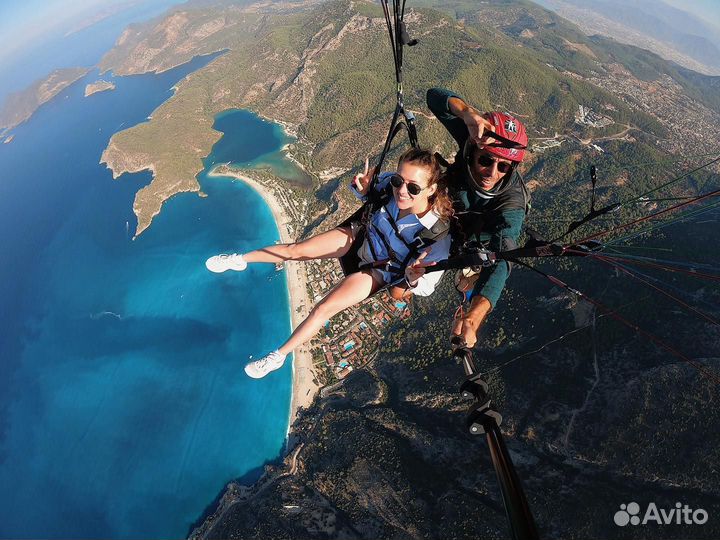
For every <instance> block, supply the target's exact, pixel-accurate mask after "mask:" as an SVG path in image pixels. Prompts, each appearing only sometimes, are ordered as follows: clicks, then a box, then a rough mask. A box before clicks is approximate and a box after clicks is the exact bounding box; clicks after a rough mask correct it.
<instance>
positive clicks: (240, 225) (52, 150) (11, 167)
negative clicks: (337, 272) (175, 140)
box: [0, 58, 291, 538]
mask: <svg viewBox="0 0 720 540" xmlns="http://www.w3.org/2000/svg"><path fill="white" fill-rule="evenodd" d="M208 61H209V59H208V58H201V59H195V60H194V61H192V62H191V63H189V64H187V65H185V66H181V67H179V68H176V69H174V70H171V71H168V72H165V73H162V74H159V75H142V76H133V77H122V78H115V79H114V82H115V83H116V85H117V89H116V90H114V91H111V92H103V93H99V94H95V95H93V96H90V97H88V98H85V97H83V90H84V86H85V84H86V83H87V82H91V81H93V80H95V78H96V77H97V73H91V74H89V75H88V76H87V77H85V78H84V79H82V80H80V81H78V82H77V83H76V84H74V85H72V86H71V87H69V88H68V89H67V90H65V91H64V92H63V93H62V94H61V95H59V96H58V97H57V98H55V99H54V100H52V101H51V102H50V103H48V104H46V105H45V106H43V107H42V108H41V109H40V110H39V111H38V112H37V113H36V114H35V115H34V116H33V117H32V118H31V119H30V120H29V121H28V122H27V123H25V124H23V125H22V126H20V127H18V128H16V129H15V130H13V133H14V134H15V140H14V141H13V142H11V143H10V144H0V249H1V253H2V264H1V265H0V328H2V330H1V331H0V332H1V339H0V368H1V370H2V373H3V376H2V378H0V537H2V538H8V537H13V538H37V537H43V538H70V537H72V538H182V537H185V536H186V534H187V533H188V531H189V528H190V527H191V525H192V524H193V523H194V522H196V521H197V520H198V519H200V518H201V517H202V516H203V514H204V512H206V511H207V507H208V505H209V504H211V503H212V502H213V500H214V499H215V497H216V496H217V495H218V494H219V493H220V492H221V491H222V490H223V488H224V486H225V485H226V483H227V482H228V481H230V480H232V479H235V478H238V477H257V475H258V474H259V472H260V470H261V467H262V466H263V464H265V463H267V462H269V461H272V460H275V459H277V457H278V456H279V454H280V453H281V452H282V450H283V445H284V443H285V436H286V430H287V423H288V416H289V404H290V393H291V367H290V365H289V363H288V364H287V365H286V366H285V367H284V368H283V369H281V370H279V371H278V372H275V373H273V374H271V375H270V376H268V377H267V378H265V379H262V380H260V381H256V380H251V379H249V378H248V377H246V376H245V374H244V373H243V371H242V366H243V365H244V363H245V362H246V361H247V359H248V357H249V355H255V356H258V355H260V354H263V353H265V352H267V351H268V350H269V349H270V348H271V347H272V346H273V345H276V344H277V343H278V342H279V341H280V340H281V339H282V338H284V337H286V336H287V335H288V333H289V330H290V321H289V306H288V297H287V286H286V281H285V275H284V273H283V272H275V269H274V268H273V267H272V265H257V266H253V267H251V268H249V269H248V270H247V271H246V272H243V273H240V274H238V273H234V274H230V273H226V274H220V275H217V274H211V273H210V272H208V271H207V270H206V269H205V266H204V261H205V259H206V258H207V257H208V256H210V255H213V254H215V253H218V252H222V251H227V250H232V251H244V250H247V249H248V248H250V247H256V246H259V245H264V244H268V243H273V242H274V241H276V240H277V238H278V233H277V228H276V226H275V223H274V221H273V219H272V216H271V214H270V211H269V209H268V208H267V207H266V205H265V204H264V202H263V201H262V199H261V198H260V197H259V196H258V195H257V194H256V193H255V192H254V191H252V190H251V189H250V188H248V187H246V186H245V185H244V184H242V183H239V182H235V181H231V180H229V179H218V178H213V179H208V178H206V176H205V174H204V173H203V174H201V175H200V177H199V178H200V182H201V186H202V189H203V191H204V192H205V193H207V194H208V197H207V198H201V197H198V196H197V194H183V195H179V196H177V197H175V198H173V199H172V200H170V201H169V202H168V203H166V205H165V207H164V208H163V210H162V213H161V214H160V215H159V216H158V217H157V218H156V219H155V221H154V222H153V224H152V226H151V227H150V228H149V229H148V230H147V231H145V232H144V233H143V234H142V235H141V236H140V237H138V238H137V239H136V240H134V241H133V240H132V235H133V231H134V228H135V217H134V215H133V213H132V203H133V197H134V194H135V192H136V191H137V190H138V189H139V188H141V187H142V186H143V185H145V184H147V183H148V182H149V180H150V175H149V174H148V173H141V174H136V175H124V176H122V177H121V178H120V179H118V180H116V181H113V180H112V177H111V173H110V171H109V170H107V169H106V168H105V166H104V165H100V164H99V160H100V155H101V154H102V151H103V149H104V148H105V146H106V145H107V143H108V141H109V138H110V136H111V135H112V134H113V133H114V132H116V131H118V130H120V129H125V128H126V127H129V126H132V125H135V124H137V123H139V122H143V121H145V120H146V118H147V117H148V115H150V114H151V113H152V111H153V110H154V109H155V108H157V107H158V106H159V105H160V104H161V103H162V102H163V101H164V100H166V99H167V98H168V97H169V96H170V95H171V88H172V87H173V85H174V84H175V83H176V82H178V81H179V80H180V79H182V78H183V77H184V76H185V75H187V74H188V73H190V72H192V71H194V70H196V69H198V68H199V67H201V66H202V65H204V64H205V63H206V62H208ZM216 127H217V128H218V129H220V130H221V131H224V132H225V133H226V135H225V136H224V138H223V139H221V141H220V142H219V143H218V144H217V145H216V147H215V148H214V149H213V153H212V154H211V155H210V156H208V158H207V160H206V163H207V166H208V168H209V167H210V166H211V165H212V164H213V163H221V162H227V161H236V162H242V163H247V164H250V165H252V164H253V163H255V162H257V163H267V162H270V163H271V164H272V161H273V160H277V159H279V158H277V155H278V154H277V151H278V149H279V148H280V147H281V146H282V145H284V144H286V143H287V142H288V140H287V138H286V137H284V136H283V135H282V130H281V129H280V128H279V126H273V125H271V124H269V123H267V122H264V121H262V120H261V119H259V118H257V117H256V116H254V115H252V114H250V113H247V112H235V113H228V114H223V115H222V116H221V117H219V118H218V119H217V123H216ZM238 141H242V142H241V143H238ZM268 156H270V158H269V157H268ZM272 156H275V157H272Z"/></svg>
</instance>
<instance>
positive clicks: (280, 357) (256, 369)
mask: <svg viewBox="0 0 720 540" xmlns="http://www.w3.org/2000/svg"><path fill="white" fill-rule="evenodd" d="M286 356H287V355H285V354H283V353H281V352H280V351H273V352H271V353H270V354H268V355H266V356H263V357H262V358H261V359H260V360H255V361H254V362H250V363H249V364H248V365H247V366H245V373H247V374H248V376H249V377H252V378H253V379H262V378H263V377H264V376H265V375H267V374H268V373H270V372H271V371H275V370H276V369H280V368H281V367H282V366H283V364H284V363H285V357H286Z"/></svg>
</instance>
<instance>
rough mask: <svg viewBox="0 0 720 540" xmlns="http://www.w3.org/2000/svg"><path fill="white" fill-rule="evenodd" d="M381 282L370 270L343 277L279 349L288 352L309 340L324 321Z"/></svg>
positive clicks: (372, 290) (361, 297)
mask: <svg viewBox="0 0 720 540" xmlns="http://www.w3.org/2000/svg"><path fill="white" fill-rule="evenodd" d="M381 286H382V283H381V282H380V281H379V280H377V279H376V278H374V277H373V276H372V273H371V272H356V273H354V274H350V275H349V276H347V277H346V278H345V279H343V280H342V281H341V282H340V283H338V285H337V286H336V287H335V288H334V289H333V290H332V291H330V293H328V295H327V296H326V297H325V298H323V299H322V300H320V302H319V303H318V304H317V305H316V306H315V307H314V308H313V309H312V311H311V312H310V315H308V318H307V319H305V320H304V321H303V322H302V323H301V324H300V326H298V327H297V328H296V329H295V331H294V332H293V333H292V335H291V336H290V338H289V339H288V340H287V341H286V342H285V343H283V345H282V347H280V349H279V351H280V352H281V353H283V354H289V353H290V352H291V351H292V350H293V349H295V348H297V347H299V346H300V345H302V344H303V343H305V342H306V341H308V340H310V339H311V338H312V337H313V336H314V335H315V334H317V332H318V330H320V328H321V327H322V325H323V324H325V321H327V320H328V319H330V318H331V317H332V316H333V315H335V314H337V313H339V312H341V311H342V310H344V309H347V308H349V307H350V306H354V305H355V304H357V303H359V302H362V301H363V300H365V299H366V298H367V297H368V296H370V295H371V294H372V293H374V292H375V291H377V290H378V289H379V288H380V287H381Z"/></svg>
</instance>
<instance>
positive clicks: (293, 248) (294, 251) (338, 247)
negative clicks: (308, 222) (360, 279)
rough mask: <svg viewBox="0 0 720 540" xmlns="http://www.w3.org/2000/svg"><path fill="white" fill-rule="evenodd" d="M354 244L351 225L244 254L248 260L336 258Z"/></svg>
mask: <svg viewBox="0 0 720 540" xmlns="http://www.w3.org/2000/svg"><path fill="white" fill-rule="evenodd" d="M351 245H352V231H351V229H350V227H338V228H337V229H333V230H331V231H328V232H325V233H322V234H319V235H317V236H313V237H312V238H308V239H307V240H303V241H302V242H297V243H294V244H275V245H272V246H267V247H264V248H261V249H256V250H255V251H251V252H249V253H246V254H244V255H243V259H245V261H247V262H249V263H250V262H266V263H278V262H284V261H306V260H308V259H334V258H337V257H342V256H343V255H345V254H346V253H347V252H348V250H349V249H350V246H351Z"/></svg>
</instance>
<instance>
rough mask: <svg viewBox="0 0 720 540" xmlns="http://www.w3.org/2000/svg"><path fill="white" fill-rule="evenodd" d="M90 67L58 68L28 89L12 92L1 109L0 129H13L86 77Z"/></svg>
mask: <svg viewBox="0 0 720 540" xmlns="http://www.w3.org/2000/svg"><path fill="white" fill-rule="evenodd" d="M89 71H90V69H88V68H80V67H76V68H65V69H56V70H55V71H53V72H52V73H50V75H48V76H47V77H45V78H44V79H40V80H37V81H35V82H34V83H33V84H31V85H30V86H28V87H27V88H26V89H24V90H21V91H19V92H15V93H13V94H10V95H9V96H8V97H7V98H6V99H5V103H4V105H3V108H2V110H1V111H0V129H2V128H6V129H11V128H14V127H15V126H18V125H20V124H22V123H23V122H25V121H26V120H27V119H28V118H30V117H31V116H32V115H33V113H34V112H35V111H36V110H37V109H38V108H40V106H41V105H43V104H44V103H47V102H48V101H50V100H51V99H52V98H54V97H55V96H57V95H58V94H59V93H60V92H62V91H63V90H65V88H67V87H68V86H70V85H71V84H72V83H74V82H75V81H77V80H78V79H81V78H82V77H84V76H85V75H86V74H87V73H88V72H89Z"/></svg>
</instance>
